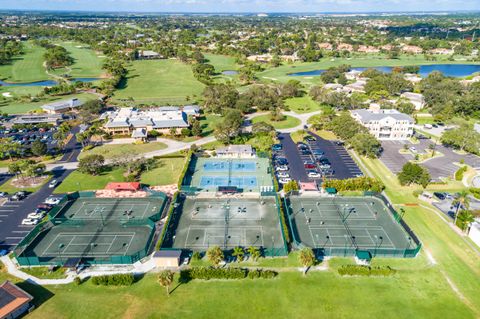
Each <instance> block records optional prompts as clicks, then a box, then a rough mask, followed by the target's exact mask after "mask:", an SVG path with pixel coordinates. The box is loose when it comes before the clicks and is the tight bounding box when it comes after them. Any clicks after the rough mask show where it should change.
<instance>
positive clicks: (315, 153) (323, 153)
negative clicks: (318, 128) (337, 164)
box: [312, 150, 325, 155]
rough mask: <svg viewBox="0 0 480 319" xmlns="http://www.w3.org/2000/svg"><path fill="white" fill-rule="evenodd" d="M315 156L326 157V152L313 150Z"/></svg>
mask: <svg viewBox="0 0 480 319" xmlns="http://www.w3.org/2000/svg"><path fill="white" fill-rule="evenodd" d="M312 153H313V155H325V152H323V151H321V150H312Z"/></svg>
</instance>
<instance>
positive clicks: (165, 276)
mask: <svg viewBox="0 0 480 319" xmlns="http://www.w3.org/2000/svg"><path fill="white" fill-rule="evenodd" d="M173 276H174V273H173V271H171V270H168V269H167V270H164V271H162V272H161V273H160V274H159V275H158V283H159V284H160V285H161V286H162V287H165V288H166V289H167V296H169V295H170V286H171V285H172V283H173Z"/></svg>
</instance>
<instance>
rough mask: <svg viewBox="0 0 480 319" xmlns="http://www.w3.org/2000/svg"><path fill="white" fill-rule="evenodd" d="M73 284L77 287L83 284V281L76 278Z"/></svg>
mask: <svg viewBox="0 0 480 319" xmlns="http://www.w3.org/2000/svg"><path fill="white" fill-rule="evenodd" d="M73 283H74V284H75V285H77V286H80V285H81V284H82V279H81V278H80V277H75V278H74V279H73Z"/></svg>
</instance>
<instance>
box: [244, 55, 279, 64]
mask: <svg viewBox="0 0 480 319" xmlns="http://www.w3.org/2000/svg"><path fill="white" fill-rule="evenodd" d="M272 58H273V57H272V55H271V54H260V55H250V56H248V57H247V60H248V61H253V62H261V63H268V62H270V61H272Z"/></svg>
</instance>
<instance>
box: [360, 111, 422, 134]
mask: <svg viewBox="0 0 480 319" xmlns="http://www.w3.org/2000/svg"><path fill="white" fill-rule="evenodd" d="M351 114H352V117H353V118H354V119H356V120H357V121H358V122H359V123H361V124H362V125H363V126H365V127H366V128H367V129H368V130H369V132H370V133H371V134H372V135H374V136H375V137H376V138H377V139H379V140H407V139H408V138H410V137H411V136H412V135H413V125H414V123H415V121H414V120H413V118H412V117H410V116H409V115H407V114H403V113H400V112H399V111H397V110H394V109H384V110H366V109H361V110H354V111H351Z"/></svg>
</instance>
